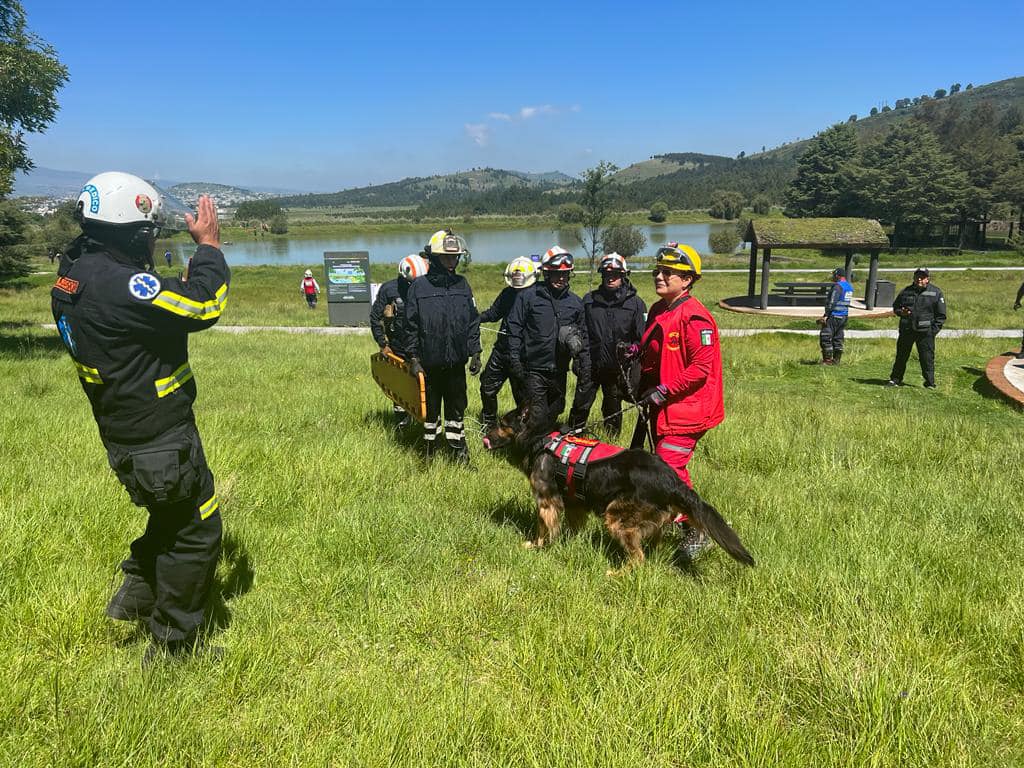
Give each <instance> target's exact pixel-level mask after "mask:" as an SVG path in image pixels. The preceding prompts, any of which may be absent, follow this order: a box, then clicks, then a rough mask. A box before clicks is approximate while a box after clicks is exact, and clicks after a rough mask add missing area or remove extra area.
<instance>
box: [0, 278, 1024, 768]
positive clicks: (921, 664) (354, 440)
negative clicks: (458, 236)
mask: <svg viewBox="0 0 1024 768" xmlns="http://www.w3.org/2000/svg"><path fill="white" fill-rule="evenodd" d="M298 269H300V268H294V269H292V268H288V269H283V268H275V269H271V268H252V269H239V270H236V273H235V282H234V286H233V290H232V295H231V303H230V305H229V309H228V314H227V316H226V317H225V318H224V322H230V323H256V324H263V325H267V324H289V325H296V324H305V323H308V322H309V318H310V317H311V316H315V317H318V318H319V320H320V323H323V322H324V320H323V314H322V312H321V310H323V308H324V305H321V309H318V310H317V312H316V314H315V315H314V313H312V312H309V311H308V310H306V309H305V308H304V306H303V305H302V303H301V298H300V297H299V296H298V292H297V290H296V286H297V278H295V279H293V277H295V275H296V274H298V271H297V270H298ZM293 273H294V274H293ZM498 274H499V273H498V270H497V269H494V268H489V269H483V268H478V267H477V266H476V265H474V266H473V267H472V268H471V272H470V279H471V281H472V282H473V284H474V286H475V287H477V292H478V295H479V296H480V298H481V299H488V298H490V297H491V296H493V295H494V293H496V292H497V290H498V287H499V284H500V277H499V276H498ZM374 276H375V279H376V278H377V274H376V272H375V275H374ZM1020 279H1021V275H1020V273H1012V274H1011V275H1010V276H1003V277H999V276H997V273H968V274H966V275H961V276H960V277H955V276H953V275H949V276H945V275H943V276H941V277H937V278H936V282H938V283H939V284H940V285H941V286H942V287H943V288H944V289H945V291H946V294H947V297H948V299H949V302H950V308H951V313H952V314H951V321H950V326H951V327H1011V328H1012V327H1018V323H1019V321H1020V315H1019V314H1017V315H1014V313H1012V312H1011V311H1009V306H1010V304H1011V303H1012V299H1013V294H1014V293H1015V291H1016V286H1017V285H1018V284H1019V280H1020ZM731 280H732V278H731V277H728V276H722V277H721V281H720V282H719V280H718V278H716V277H714V276H708V277H707V279H706V280H705V281H704V282H703V283H701V284H700V293H701V296H702V298H711V297H714V296H716V295H718V293H719V292H725V293H722V295H727V293H728V291H731V290H733V285H734V284H733V282H730V281H731ZM738 280H739V285H740V286H742V285H745V282H744V281H745V277H744V276H739V277H738ZM50 282H52V276H51V277H49V278H44V276H38V277H37V278H33V279H32V280H29V281H27V282H26V283H25V286H26V287H25V288H23V289H21V290H18V289H6V290H4V291H0V412H2V413H3V418H2V420H0V440H2V443H3V445H4V447H5V451H4V456H5V461H3V462H2V463H0V525H2V526H3V530H4V544H5V546H4V547H3V549H2V552H0V654H2V658H3V659H4V661H5V663H4V664H3V665H0V685H2V686H3V689H4V692H3V694H2V695H0V723H2V725H3V727H2V728H0V764H2V765H11V766H14V765H17V766H77V765H102V766H139V765H167V766H172V765H174V766H177V765H230V766H281V765H295V766H307V765H338V766H349V765H353V766H391V765H414V766H420V765H431V766H434V765H438V766H441V765H451V766H494V765H502V766H504V765H511V766H552V765H559V766H561V765H572V766H575V765H580V766H583V765H587V766H637V765H645V766H648V765H649V766H695V765H707V766H777V765H787V766H823V765H830V766H850V765H857V766H861V765H863V766H889V765H892V766H922V768H923V767H924V766H929V767H930V766H1009V765H1018V764H1021V763H1022V762H1024V737H1022V736H1021V733H1022V732H1024V728H1022V726H1024V722H1022V720H1024V715H1022V703H1024V702H1022V695H1024V629H1022V627H1024V566H1022V565H1021V561H1020V557H1019V552H1020V551H1021V549H1022V548H1024V519H1022V517H1024V516H1022V513H1021V509H1022V505H1021V503H1020V495H1021V470H1020V468H1021V466H1022V464H1024V441H1022V440H1021V439H1020V427H1021V413H1020V412H1019V411H1017V410H1015V409H1013V408H1011V407H1010V406H1008V405H1007V404H1005V403H1004V401H1002V400H1001V399H999V398H998V397H997V396H996V395H995V394H994V393H993V392H992V391H991V389H990V388H989V386H988V385H987V383H986V381H985V379H984V375H983V368H984V365H985V362H986V361H987V360H988V359H989V358H990V357H992V356H993V355H996V354H999V353H1001V352H1004V351H1006V350H1007V349H1009V348H1010V346H1011V344H1010V342H1009V341H1008V340H1005V339H1002V340H998V339H997V340H985V339H962V340H958V339H949V338H942V337H941V336H940V337H939V339H938V343H937V378H938V382H939V388H938V390H937V391H934V392H929V391H926V390H923V389H922V388H921V387H920V386H916V384H917V382H918V378H917V375H916V367H915V366H916V361H915V360H912V361H911V367H910V368H909V373H908V376H907V380H908V382H911V383H913V384H915V386H910V387H906V388H904V389H901V390H897V391H890V390H887V389H885V388H883V387H882V386H881V383H882V382H883V381H884V380H885V379H886V377H887V376H888V371H889V366H890V365H891V362H892V352H893V342H892V341H891V340H889V341H862V340H854V341H851V342H849V345H848V352H847V354H846V356H845V357H844V358H843V366H842V367H840V368H838V369H822V368H819V367H817V366H814V365H811V364H810V363H811V362H812V361H814V360H815V359H816V357H817V348H816V343H815V340H814V339H812V338H806V337H795V336H786V335H778V336H760V337H755V338H744V339H735V338H727V339H726V340H725V342H724V345H723V346H724V357H725V377H726V408H727V418H726V421H725V422H724V423H723V424H722V425H721V426H720V427H718V428H717V429H715V430H714V431H712V432H711V433H710V434H709V435H708V436H707V437H706V438H705V439H704V440H703V441H702V442H701V445H700V447H699V448H698V454H697V456H696V458H695V459H694V462H693V464H692V465H691V466H692V468H693V476H694V481H695V484H696V487H697V489H698V490H699V491H700V492H701V493H702V494H703V495H704V496H706V497H707V498H708V499H709V500H710V501H711V502H712V503H714V504H715V505H716V506H717V507H718V508H719V509H720V510H721V511H722V512H723V514H724V515H725V516H726V517H727V519H729V520H730V521H731V522H732V524H733V526H734V527H735V528H736V530H737V531H738V532H739V534H740V535H741V536H742V538H743V539H744V541H745V542H746V544H747V546H748V547H749V549H750V550H751V551H752V553H753V554H754V556H755V557H756V558H757V559H758V567H757V568H755V569H745V568H743V567H741V566H739V565H737V564H736V563H734V562H732V561H731V560H729V558H728V557H727V556H725V555H724V554H723V553H722V552H720V551H713V552H712V553H710V554H709V555H708V556H707V557H706V558H705V559H703V560H701V561H700V562H699V563H698V564H697V565H696V566H695V567H692V568H680V567H678V566H676V565H675V564H674V562H673V558H672V546H671V543H670V542H669V541H668V540H666V542H664V543H663V544H662V546H661V547H660V548H659V549H657V550H655V551H653V552H652V553H651V557H650V559H649V561H648V563H647V564H646V565H645V566H643V567H641V568H639V569H637V570H635V571H634V572H632V573H631V574H629V575H627V576H625V577H621V578H617V579H609V578H606V577H605V575H604V574H605V570H606V569H607V568H608V567H609V564H614V563H616V562H617V560H618V553H617V552H616V551H615V549H614V546H613V545H612V544H611V543H610V541H609V539H608V537H606V536H605V535H603V533H602V530H601V528H600V526H599V524H598V521H597V520H596V519H593V520H591V521H590V524H589V525H588V527H587V528H586V529H585V530H584V531H583V532H582V533H581V534H580V535H578V536H576V537H575V538H571V539H568V540H565V541H563V542H561V543H559V544H557V545H556V546H554V547H552V548H550V549H547V550H544V551H541V552H532V551H526V550H523V549H521V548H520V541H521V540H522V539H523V538H524V537H525V536H526V535H527V534H528V533H529V531H530V530H531V526H532V519H533V511H532V505H531V502H530V498H529V491H528V487H527V484H526V480H525V478H523V477H522V476H521V474H520V473H519V472H518V471H516V470H513V469H512V468H511V467H509V466H508V465H507V464H506V463H504V462H503V461H502V460H501V459H500V458H499V457H496V456H488V455H484V454H483V452H482V450H481V448H480V445H479V442H478V441H475V440H474V442H473V443H472V445H471V450H472V451H473V461H474V466H475V471H468V470H465V469H463V468H461V467H458V466H456V465H454V464H452V463H450V462H448V461H446V460H440V461H438V462H435V463H434V464H433V465H431V466H429V467H428V466H425V465H424V464H423V462H422V460H421V458H420V456H419V452H418V450H417V446H416V445H414V444H411V441H409V440H402V439H396V438H395V437H394V436H393V435H392V433H391V432H390V431H389V427H388V424H389V421H390V413H389V404H388V402H387V401H386V400H385V399H384V397H383V395H382V394H381V393H380V392H379V391H378V390H377V388H376V386H375V385H374V384H373V382H372V381H371V379H370V376H369V370H368V364H367V362H368V361H367V358H368V356H369V354H370V353H371V352H372V351H374V345H373V343H372V341H371V340H370V339H369V337H367V336H337V337H324V336H315V335H291V334H283V333H275V332H259V333H251V334H244V335H239V336H235V335H227V334H221V333H216V332H209V333H202V334H199V335H197V336H195V337H194V338H193V341H192V364H193V369H194V370H195V372H196V377H197V381H198V383H199V400H198V403H197V406H196V410H197V415H198V420H199V425H200V429H201V431H202V433H203V436H204V441H205V444H206V448H207V454H208V456H209V460H210V464H211V467H212V468H213V471H214V473H215V474H216V476H217V482H218V492H219V495H220V497H221V508H222V513H223V516H224V524H225V531H226V542H225V551H224V557H223V559H222V562H221V563H220V567H219V569H218V577H217V585H216V590H215V592H216V597H215V600H214V604H213V605H212V607H211V627H210V630H211V633H212V642H214V643H216V644H218V645H221V646H223V647H224V648H225V649H226V654H225V657H224V659H223V661H222V662H221V663H219V664H210V663H207V662H203V661H200V660H195V661H189V662H185V663H181V664H172V665H164V666H158V667H156V668H154V669H152V670H151V671H149V672H147V673H143V672H141V671H140V669H139V659H140V657H141V654H142V651H143V649H144V647H145V643H146V640H145V638H144V637H143V636H142V635H141V634H140V633H139V632H138V631H137V630H136V629H135V628H133V627H132V626H131V625H127V624H121V623H115V622H111V621H110V620H108V619H106V618H105V617H104V615H103V607H104V605H105V603H106V600H107V599H108V598H109V596H110V594H111V593H112V592H113V590H114V589H115V588H116V585H117V583H118V579H117V577H116V574H115V568H116V565H117V563H118V562H119V561H120V559H121V558H122V557H123V556H124V553H125V552H126V551H127V545H128V542H129V541H130V540H131V539H132V538H133V537H134V536H136V535H138V533H139V532H140V531H141V529H142V526H143V524H144V519H145V513H144V511H142V510H139V509H137V508H135V507H133V506H131V504H130V503H129V501H128V498H127V495H126V494H125V493H124V491H123V490H122V489H121V488H120V486H119V485H118V483H117V481H116V479H115V478H114V476H113V474H112V473H111V472H110V471H109V468H108V467H107V465H106V458H105V455H104V453H103V451H102V448H101V445H100V442H99V439H98V436H97V434H96V429H95V426H94V423H93V421H92V417H91V414H90V412H89V408H88V404H87V401H86V399H85V396H84V395H83V394H82V392H81V391H80V387H79V385H78V382H77V378H76V377H75V375H74V372H73V369H72V367H71V363H70V362H69V360H68V359H67V355H66V353H65V352H64V351H63V348H62V347H61V345H60V343H59V342H58V341H57V339H56V335H55V333H53V332H51V331H46V330H43V329H40V328H38V327H37V325H36V324H37V323H39V322H45V321H46V320H47V319H48V301H47V290H46V286H48V285H49V284H50ZM738 292H742V291H738ZM481 303H482V301H481ZM708 303H710V302H708ZM989 307H995V309H990V308H989ZM718 316H719V319H720V321H721V322H722V324H723V325H727V320H726V318H728V322H730V323H734V325H730V326H729V327H736V326H738V325H741V324H742V323H743V322H744V321H746V320H747V318H745V317H743V316H738V315H737V316H732V315H725V314H724V313H718ZM893 323H894V321H883V322H882V323H881V324H880V325H878V326H877V327H893ZM491 339H493V336H485V343H489V342H490V340H491ZM478 411H479V398H478V394H477V393H476V391H475V381H474V380H471V392H470V410H469V413H470V415H471V416H474V417H475V416H477V415H478ZM627 421H628V420H627Z"/></svg>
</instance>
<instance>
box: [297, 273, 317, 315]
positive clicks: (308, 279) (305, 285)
mask: <svg viewBox="0 0 1024 768" xmlns="http://www.w3.org/2000/svg"><path fill="white" fill-rule="evenodd" d="M299 291H300V292H301V293H302V295H303V296H305V297H306V303H307V304H308V305H309V308H310V309H316V300H317V297H318V296H319V295H320V284H319V283H317V281H316V278H315V277H313V271H312V270H310V269H307V270H306V272H305V274H304V275H303V276H302V282H301V283H299Z"/></svg>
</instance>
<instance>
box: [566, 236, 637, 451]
mask: <svg viewBox="0 0 1024 768" xmlns="http://www.w3.org/2000/svg"><path fill="white" fill-rule="evenodd" d="M597 271H598V272H599V273H600V274H601V285H600V287H599V288H597V289H595V290H593V291H591V292H590V293H588V294H587V295H586V296H584V297H583V312H584V316H585V317H586V320H587V337H588V338H589V339H590V365H591V374H590V386H589V387H586V388H584V387H582V386H580V385H579V384H577V386H576V397H575V399H574V401H573V404H572V410H571V411H570V416H569V422H570V423H571V424H572V425H573V426H574V427H582V426H583V425H584V424H586V423H587V419H588V418H589V416H590V409H591V407H592V406H593V405H594V400H595V399H596V398H597V390H598V389H601V391H602V393H603V394H602V399H601V415H602V416H603V417H604V426H605V428H606V429H607V430H608V431H609V432H610V433H612V434H613V435H617V434H619V431H620V430H621V429H622V414H621V413H620V411H621V410H622V398H623V397H624V396H626V394H627V393H626V392H625V391H624V390H625V387H626V382H624V381H623V368H622V366H621V365H620V364H619V360H618V356H617V349H618V346H619V345H620V344H624V345H626V346H629V345H631V344H638V343H639V342H640V339H641V338H642V337H643V335H644V328H645V322H646V321H645V319H644V318H645V314H646V312H647V305H646V304H644V301H643V299H641V298H640V297H639V296H637V294H636V288H634V287H633V285H632V283H630V282H629V269H628V268H627V267H626V260H625V258H623V257H622V256H620V255H619V254H617V253H610V254H608V255H607V256H605V257H604V258H603V259H601V263H600V264H599V265H598V267H597ZM635 394H636V393H634V396H635Z"/></svg>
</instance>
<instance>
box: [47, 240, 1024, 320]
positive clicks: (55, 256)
mask: <svg viewBox="0 0 1024 768" xmlns="http://www.w3.org/2000/svg"><path fill="white" fill-rule="evenodd" d="M47 255H48V256H49V257H50V263H51V264H53V262H54V260H55V259H56V258H57V251H55V250H54V249H53V248H51V249H50V252H49V253H48V254H47ZM1018 306H1019V304H1018Z"/></svg>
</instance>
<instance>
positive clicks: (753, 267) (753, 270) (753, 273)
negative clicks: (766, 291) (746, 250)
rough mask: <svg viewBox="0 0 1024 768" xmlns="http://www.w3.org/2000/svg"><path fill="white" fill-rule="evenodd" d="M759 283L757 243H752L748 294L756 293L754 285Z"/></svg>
mask: <svg viewBox="0 0 1024 768" xmlns="http://www.w3.org/2000/svg"><path fill="white" fill-rule="evenodd" d="M756 285H757V243H751V244H750V276H749V279H748V280H747V296H753V295H754V286H756Z"/></svg>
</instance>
